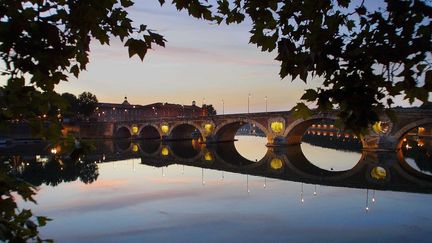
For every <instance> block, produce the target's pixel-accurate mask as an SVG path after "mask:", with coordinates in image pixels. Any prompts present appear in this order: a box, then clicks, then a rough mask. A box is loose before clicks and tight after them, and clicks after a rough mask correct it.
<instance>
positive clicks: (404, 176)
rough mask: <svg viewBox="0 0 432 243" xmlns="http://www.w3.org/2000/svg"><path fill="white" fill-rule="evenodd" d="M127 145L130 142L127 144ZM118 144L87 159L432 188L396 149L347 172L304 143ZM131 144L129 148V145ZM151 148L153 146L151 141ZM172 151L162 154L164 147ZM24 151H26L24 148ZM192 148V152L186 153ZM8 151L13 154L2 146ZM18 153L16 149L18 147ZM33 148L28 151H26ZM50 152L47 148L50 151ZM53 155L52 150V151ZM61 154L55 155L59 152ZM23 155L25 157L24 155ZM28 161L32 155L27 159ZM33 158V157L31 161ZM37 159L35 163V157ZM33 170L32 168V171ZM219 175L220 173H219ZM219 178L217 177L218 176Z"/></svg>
mask: <svg viewBox="0 0 432 243" xmlns="http://www.w3.org/2000/svg"><path fill="white" fill-rule="evenodd" d="M125 144H126V145H125ZM125 144H123V143H120V144H119V143H118V141H115V145H114V146H113V145H112V143H111V144H109V143H108V142H106V141H104V142H103V143H100V144H96V148H97V149H96V150H95V151H93V152H91V153H90V154H87V155H86V156H85V159H86V160H91V161H100V160H102V159H101V158H102V157H104V158H105V161H104V162H111V161H122V160H127V159H131V158H139V159H140V160H141V164H145V165H150V166H155V167H163V166H168V165H171V164H180V165H186V166H193V167H198V168H203V169H210V170H219V171H225V172H233V173H241V174H245V175H250V176H259V177H263V178H262V179H263V181H264V183H265V180H266V179H264V178H274V179H281V180H289V181H296V182H304V183H307V184H317V185H328V186H337V187H353V188H370V189H377V190H394V191H410V192H422V193H431V192H432V179H431V178H432V177H431V176H424V175H423V176H417V175H416V174H413V173H411V171H409V170H407V169H406V167H404V166H403V164H402V163H399V162H398V154H396V153H388V152H379V153H378V152H376V153H373V152H364V153H363V154H362V155H361V159H360V161H359V162H358V163H357V164H356V165H355V166H354V167H353V168H352V169H350V170H347V171H327V170H323V169H320V168H319V167H316V166H314V165H313V164H311V163H310V162H309V161H308V160H307V159H306V157H305V156H304V155H303V152H302V151H301V148H300V146H297V147H295V146H292V147H289V148H288V149H287V148H270V149H268V150H267V151H266V154H265V156H264V157H263V158H262V159H261V160H259V161H257V162H255V161H250V160H247V159H245V158H244V157H243V156H241V155H239V153H238V152H237V151H236V150H235V146H234V143H222V144H217V145H215V146H212V147H204V146H200V147H197V146H193V145H192V142H191V141H189V144H187V143H186V144H185V143H177V142H173V143H169V144H163V145H160V144H159V145H154V146H153V145H152V146H153V149H151V151H157V152H156V153H146V152H144V151H145V150H146V149H143V148H145V147H146V146H144V145H142V144H141V143H140V144H138V145H139V147H140V148H141V149H140V150H139V152H133V146H131V145H130V144H127V143H125ZM127 147H129V150H128V151H127V150H125V148H127ZM147 148H149V147H148V146H147ZM156 148H157V149H156ZM164 149H165V150H166V151H168V153H164V152H163V151H162V150H164ZM20 150H21V151H23V150H25V149H24V148H20ZM28 151H31V152H33V153H34V154H27V155H26V156H27V158H32V159H31V160H35V158H36V155H38V154H41V152H40V151H36V150H28ZM187 151H188V152H187ZM0 152H2V154H3V155H4V156H9V155H10V156H11V155H13V153H12V152H7V151H4V150H2V149H0ZM14 153H15V152H14ZM28 153H30V152H28ZM46 154H47V155H50V154H49V152H46ZM51 156H52V155H51ZM58 156H60V155H56V157H58ZM22 158H24V157H22ZM29 161H30V159H29ZM31 163H33V162H30V164H31ZM34 163H37V162H36V161H35V162H34ZM29 173H30V172H29ZM218 178H219V176H218ZM218 181H219V180H218Z"/></svg>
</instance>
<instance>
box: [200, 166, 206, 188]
mask: <svg viewBox="0 0 432 243" xmlns="http://www.w3.org/2000/svg"><path fill="white" fill-rule="evenodd" d="M201 184H202V185H203V186H205V180H204V168H201Z"/></svg>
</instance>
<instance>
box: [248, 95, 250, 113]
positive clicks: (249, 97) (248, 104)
mask: <svg viewBox="0 0 432 243" xmlns="http://www.w3.org/2000/svg"><path fill="white" fill-rule="evenodd" d="M250 97H251V94H250V93H249V94H248V114H249V100H250Z"/></svg>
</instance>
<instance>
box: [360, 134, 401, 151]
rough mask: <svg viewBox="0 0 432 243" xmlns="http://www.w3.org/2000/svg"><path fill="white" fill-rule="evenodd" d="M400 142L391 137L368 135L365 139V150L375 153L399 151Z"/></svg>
mask: <svg viewBox="0 0 432 243" xmlns="http://www.w3.org/2000/svg"><path fill="white" fill-rule="evenodd" d="M398 143H399V141H398V139H397V138H395V137H393V136H389V135H367V136H365V137H364V138H363V150H364V151H374V152H380V151H383V152H387V151H392V152H394V151H397V145H398Z"/></svg>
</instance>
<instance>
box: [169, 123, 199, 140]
mask: <svg viewBox="0 0 432 243" xmlns="http://www.w3.org/2000/svg"><path fill="white" fill-rule="evenodd" d="M202 138H203V136H202V133H201V130H200V127H199V126H197V125H195V124H190V123H181V124H178V125H176V126H174V127H173V128H172V130H171V132H170V139H171V140H192V139H202Z"/></svg>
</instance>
